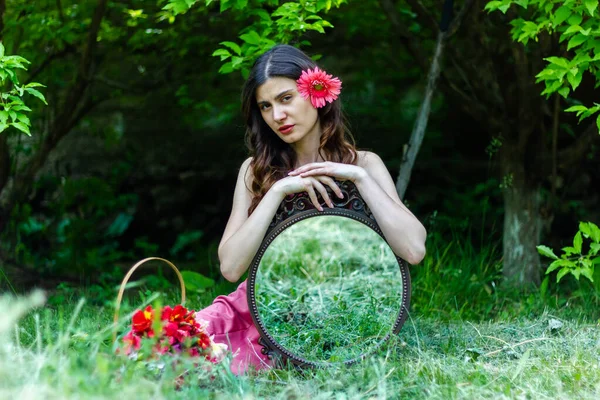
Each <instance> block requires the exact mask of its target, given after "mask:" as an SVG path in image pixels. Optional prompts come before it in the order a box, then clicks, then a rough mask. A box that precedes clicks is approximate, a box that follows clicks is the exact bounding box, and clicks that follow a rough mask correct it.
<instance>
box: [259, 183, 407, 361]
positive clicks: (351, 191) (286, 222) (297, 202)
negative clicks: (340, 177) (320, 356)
mask: <svg viewBox="0 0 600 400" xmlns="http://www.w3.org/2000/svg"><path fill="white" fill-rule="evenodd" d="M336 183H337V184H338V186H339V187H340V189H341V191H342V193H343V195H344V197H343V198H342V199H340V198H338V197H337V196H336V195H335V194H333V192H332V191H331V189H329V188H327V191H328V193H329V195H330V196H329V197H330V198H331V200H332V202H333V205H334V208H329V207H327V206H326V205H324V204H323V202H321V204H323V211H319V210H317V209H316V208H315V207H314V205H313V204H312V202H311V201H310V199H309V197H308V194H307V193H306V192H302V193H297V194H295V195H290V196H287V197H286V198H285V199H284V200H283V201H282V202H281V204H280V205H279V208H278V210H277V212H276V214H275V216H274V217H273V221H272V222H271V224H270V226H269V229H268V230H267V233H266V234H265V238H264V239H263V242H262V243H261V246H260V248H259V249H258V251H257V253H256V255H255V256H254V259H253V261H252V264H251V265H250V270H249V275H248V285H247V288H248V290H247V296H248V306H249V308H250V314H251V316H252V320H253V321H254V325H255V326H256V328H257V330H258V332H259V333H260V336H261V337H260V339H259V343H260V344H261V345H262V346H263V349H262V353H263V354H266V355H267V356H268V357H269V359H271V360H275V361H279V362H281V363H282V364H285V362H286V361H290V362H291V363H292V364H293V365H294V366H296V367H317V366H324V365H327V364H323V363H316V362H313V361H310V360H306V359H303V358H302V357H299V356H297V355H295V354H293V353H291V352H290V351H289V350H287V349H286V348H284V347H282V346H281V345H280V344H279V343H277V341H276V340H275V339H274V338H273V337H272V336H271V334H270V333H269V332H268V330H267V327H265V326H264V324H263V322H262V320H261V319H260V317H259V314H258V308H257V304H256V293H255V286H256V277H257V273H258V267H259V265H260V261H261V260H262V257H263V255H264V254H265V251H266V250H267V248H268V247H269V245H270V244H271V243H272V242H273V240H275V238H277V236H279V235H280V234H281V233H282V232H283V231H284V230H285V229H287V228H288V227H290V226H291V225H293V224H295V223H297V222H299V221H302V220H304V219H307V218H312V217H317V216H323V215H330V216H331V215H336V216H343V217H347V218H351V219H353V220H356V221H359V222H362V223H363V224H365V225H367V226H368V227H370V228H371V229H373V230H374V231H375V232H377V233H378V234H379V235H380V236H381V237H382V238H383V240H384V241H385V242H386V243H387V240H385V237H384V236H383V232H382V231H381V229H380V228H379V225H378V224H377V222H376V221H375V218H374V217H373V214H372V213H371V210H369V208H368V206H367V205H366V203H365V202H364V200H363V199H362V197H361V196H360V193H359V192H358V189H357V188H356V186H355V185H354V183H352V182H351V181H336ZM396 259H397V261H398V267H399V268H400V273H401V276H402V293H403V296H402V304H400V311H399V313H398V317H397V318H396V321H395V323H394V325H393V327H392V329H391V331H390V333H388V334H387V335H386V336H385V337H384V338H383V339H382V340H381V341H380V342H379V344H378V345H377V346H376V347H375V348H373V349H372V350H371V351H370V352H369V353H365V354H361V355H360V356H359V357H356V358H354V359H351V360H346V361H343V364H345V365H350V364H353V363H355V362H358V361H360V360H362V359H364V358H365V357H366V356H368V355H369V354H371V353H372V352H374V351H376V350H377V349H378V348H380V347H381V346H382V345H383V344H384V343H385V342H386V341H387V340H388V339H389V338H390V336H391V334H392V333H393V334H398V333H399V332H400V329H402V326H403V325H404V322H405V321H406V319H407V318H408V310H409V307H410V295H411V283H410V273H409V269H408V265H407V263H406V261H404V260H403V259H401V258H400V257H397V256H396ZM332 365H333V364H332Z"/></svg>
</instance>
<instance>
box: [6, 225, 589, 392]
mask: <svg viewBox="0 0 600 400" xmlns="http://www.w3.org/2000/svg"><path fill="white" fill-rule="evenodd" d="M498 259H499V254H498V249H497V248H496V247H494V246H492V245H482V246H478V248H475V247H474V246H473V245H472V244H471V242H470V241H468V240H464V239H463V240H458V238H456V239H455V240H453V241H452V242H451V243H448V242H447V241H443V240H441V239H439V238H436V237H433V238H432V240H431V241H430V242H429V243H428V256H427V257H426V259H425V260H424V262H423V263H422V265H420V266H418V267H414V268H412V272H413V277H414V279H413V293H412V295H413V297H412V299H413V308H412V309H411V313H410V316H409V319H408V320H407V322H406V324H405V325H404V328H403V329H402V331H401V332H400V334H399V335H398V336H397V337H394V338H393V340H391V341H390V342H388V343H387V344H386V345H385V346H383V347H382V348H381V349H379V350H378V351H377V352H376V353H375V354H374V355H372V356H371V357H369V358H367V359H366V360H364V361H363V362H361V363H359V364H355V365H353V366H350V367H337V368H329V369H315V370H307V371H295V370H288V369H279V370H271V371H261V372H258V373H252V374H248V375H244V376H234V375H232V374H231V373H230V372H229V370H228V362H229V360H228V359H226V360H225V361H224V362H223V363H221V364H218V365H214V366H207V365H205V364H202V365H199V366H198V365H194V363H193V361H192V360H189V359H177V360H164V359H163V360H162V361H163V362H166V366H165V367H164V368H163V369H162V370H160V369H158V370H157V369H156V368H154V369H150V368H148V367H147V366H146V365H144V364H143V363H140V362H133V361H130V360H127V359H124V358H121V357H118V356H115V355H114V351H113V347H112V345H111V340H110V325H111V320H112V309H111V308H110V307H101V306H99V305H94V304H98V302H93V301H91V300H90V301H86V302H80V301H79V297H80V296H77V295H73V296H72V297H71V298H67V300H66V301H65V303H64V304H62V305H60V306H48V305H45V306H42V305H41V302H40V301H39V299H38V300H35V299H31V298H28V297H21V298H19V299H14V298H9V297H2V298H0V310H1V312H0V398H1V399H4V398H6V399H13V398H15V399H38V398H44V399H88V398H102V399H105V398H106V399H113V398H114V399H120V400H122V399H125V398H132V399H134V398H135V399H138V398H140V399H142V398H143V399H146V398H149V399H150V398H152V399H162V398H165V399H179V398H181V399H190V398H194V399H195V398H217V399H221V398H222V399H230V398H234V399H254V398H257V399H258V398H275V399H290V398H292V399H294V398H297V399H304V398H310V399H311V400H313V399H371V398H372V399H385V398H410V399H413V398H416V399H425V398H427V399H430V398H433V399H448V398H473V399H479V398H496V399H503V398H506V399H509V398H510V399H512V398H531V399H544V398H551V399H556V398H558V399H596V398H599V397H600V326H599V318H600V313H599V310H600V307H599V301H598V299H599V298H600V296H599V294H598V292H596V291H594V290H592V289H593V287H591V286H586V284H585V282H581V283H579V284H577V283H575V281H574V280H567V281H566V282H565V283H564V284H563V283H561V285H563V286H560V287H559V286H556V285H555V284H553V283H552V282H551V284H550V285H549V288H548V289H547V290H546V291H545V292H544V293H541V292H540V291H539V290H537V291H515V290H513V289H507V288H503V286H502V284H501V280H500V270H499V264H498V261H497V260H498ZM223 287H225V286H223ZM140 291H141V290H140V288H133V289H130V292H131V293H130V295H131V297H130V298H128V299H127V301H126V303H125V304H124V307H123V309H122V315H123V319H124V320H125V323H126V319H127V313H128V312H130V311H131V310H132V309H133V307H134V306H138V307H139V306H141V305H142V301H141V300H140V295H139V292H140ZM217 294H220V293H219V292H218V291H215V290H211V291H209V292H207V293H204V294H202V295H198V294H193V293H190V295H189V297H188V303H187V305H188V306H189V307H192V308H199V307H201V306H204V305H208V304H209V303H210V301H211V300H212V299H213V298H214V296H215V295H217ZM177 301H178V293H177V292H176V291H175V289H174V290H173V293H170V294H168V296H167V297H165V298H162V302H163V303H166V304H175V303H176V302H177ZM557 321H558V322H560V323H557ZM159 361H161V360H159ZM173 361H175V362H173ZM161 371H162V372H161ZM182 374H185V379H184V381H183V383H181V382H180V383H177V377H178V376H180V375H182Z"/></svg>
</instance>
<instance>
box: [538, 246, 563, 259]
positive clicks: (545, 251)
mask: <svg viewBox="0 0 600 400" xmlns="http://www.w3.org/2000/svg"><path fill="white" fill-rule="evenodd" d="M536 249H537V251H538V253H540V254H541V255H543V256H545V257H548V258H552V259H554V260H558V257H557V256H556V254H554V251H553V250H552V249H551V248H550V247H547V246H544V245H539V246H536Z"/></svg>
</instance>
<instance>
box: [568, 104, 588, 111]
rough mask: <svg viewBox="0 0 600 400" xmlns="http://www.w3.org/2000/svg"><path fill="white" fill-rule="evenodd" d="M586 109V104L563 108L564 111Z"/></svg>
mask: <svg viewBox="0 0 600 400" xmlns="http://www.w3.org/2000/svg"><path fill="white" fill-rule="evenodd" d="M587 109H588V108H587V107H586V106H582V105H577V106H571V107H569V108H567V109H566V110H565V112H575V111H587Z"/></svg>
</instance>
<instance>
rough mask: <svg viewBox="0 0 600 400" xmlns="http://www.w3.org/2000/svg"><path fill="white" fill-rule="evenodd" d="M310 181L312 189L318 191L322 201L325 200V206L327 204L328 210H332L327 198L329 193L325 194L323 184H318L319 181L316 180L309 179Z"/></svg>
mask: <svg viewBox="0 0 600 400" xmlns="http://www.w3.org/2000/svg"><path fill="white" fill-rule="evenodd" d="M310 179H311V181H312V184H313V186H314V188H315V189H317V190H318V191H319V193H321V197H322V198H323V200H325V204H327V205H328V206H329V208H333V203H332V202H331V199H330V198H329V193H327V189H325V186H323V184H322V183H321V182H319V180H318V179H316V178H310Z"/></svg>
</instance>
